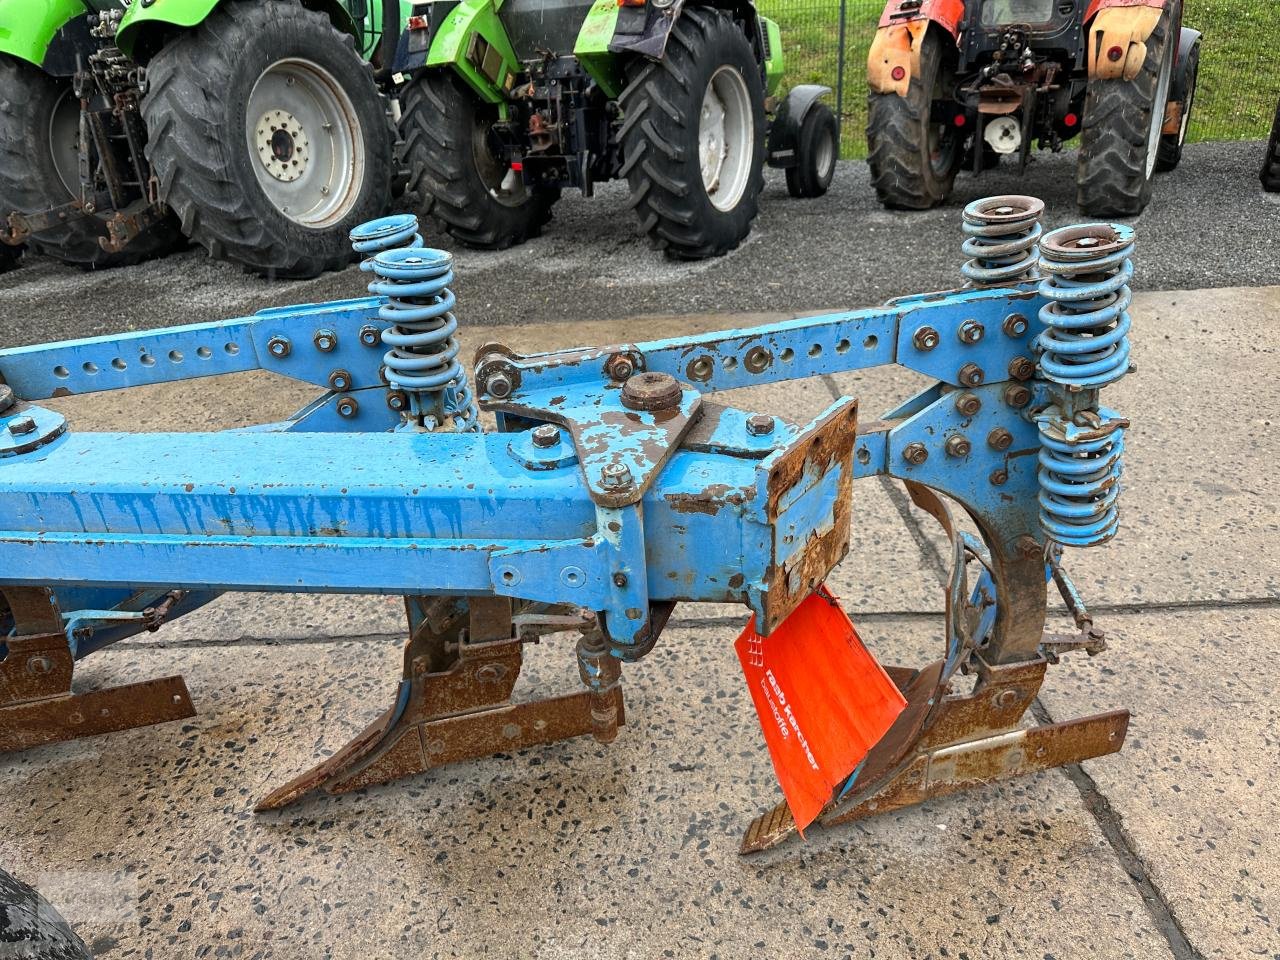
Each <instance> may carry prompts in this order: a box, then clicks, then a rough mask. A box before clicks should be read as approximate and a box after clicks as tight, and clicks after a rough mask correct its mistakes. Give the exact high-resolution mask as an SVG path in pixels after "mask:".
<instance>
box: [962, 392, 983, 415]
mask: <svg viewBox="0 0 1280 960" xmlns="http://www.w3.org/2000/svg"><path fill="white" fill-rule="evenodd" d="M981 409H982V400H981V399H980V398H979V397H978V396H976V395H975V394H972V393H962V394H960V396H958V397H957V398H956V412H957V413H959V414H960V415H961V416H965V417H972V416H973V415H974V414H975V413H977V412H978V411H979V410H981Z"/></svg>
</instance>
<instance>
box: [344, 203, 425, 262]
mask: <svg viewBox="0 0 1280 960" xmlns="http://www.w3.org/2000/svg"><path fill="white" fill-rule="evenodd" d="M347 236H348V239H350V241H351V249H352V250H354V251H355V252H356V253H357V254H359V255H360V256H362V257H364V259H363V260H361V261H360V269H361V270H363V271H364V272H365V273H372V272H373V258H374V257H375V256H376V255H377V254H379V253H381V252H382V251H383V250H392V249H394V248H396V247H421V246H422V245H423V244H422V234H420V233H418V218H417V217H415V216H414V215H413V214H412V213H397V214H394V215H392V216H390V217H380V218H379V219H377V220H370V221H368V222H367V223H362V224H360V226H358V227H356V228H354V229H353V230H352V231H351V233H349V234H348V235H347Z"/></svg>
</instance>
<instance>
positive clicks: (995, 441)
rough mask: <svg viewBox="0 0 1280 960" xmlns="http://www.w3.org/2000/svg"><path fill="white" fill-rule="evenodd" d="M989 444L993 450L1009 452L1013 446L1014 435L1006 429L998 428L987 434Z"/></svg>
mask: <svg viewBox="0 0 1280 960" xmlns="http://www.w3.org/2000/svg"><path fill="white" fill-rule="evenodd" d="M987 443H988V444H989V445H990V447H991V449H992V450H1008V449H1009V447H1010V446H1012V445H1013V434H1012V433H1010V432H1009V431H1008V430H1006V429H1005V428H1004V427H996V428H995V429H994V430H992V431H991V432H990V433H989V434H987Z"/></svg>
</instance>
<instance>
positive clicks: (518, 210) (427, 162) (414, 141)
mask: <svg viewBox="0 0 1280 960" xmlns="http://www.w3.org/2000/svg"><path fill="white" fill-rule="evenodd" d="M497 121H498V110H497V108H496V107H494V106H492V105H490V104H486V103H482V102H481V101H480V99H479V98H478V97H477V96H476V95H475V94H474V93H473V92H472V91H471V89H470V88H469V87H468V86H467V85H466V83H465V82H464V81H463V80H462V79H461V78H460V77H458V76H457V75H456V74H454V73H453V71H452V70H425V71H422V72H421V73H419V74H418V75H417V76H415V77H414V78H413V80H412V81H410V83H409V84H408V86H406V87H404V88H403V89H402V90H401V91H400V138H401V141H402V143H403V146H402V148H401V149H402V151H403V156H404V158H405V162H406V163H407V164H408V167H409V185H408V188H409V189H410V190H412V191H413V192H414V193H416V194H417V195H418V198H419V200H420V201H421V203H422V206H420V207H419V211H418V212H419V213H421V214H428V213H429V214H430V215H431V216H433V217H434V218H435V219H436V220H437V221H439V222H440V224H441V225H442V226H443V227H444V229H445V231H446V232H447V233H448V234H449V235H450V236H451V237H455V238H457V239H458V240H461V241H462V242H463V243H465V244H467V246H470V247H476V248H479V249H481V250H505V249H506V248H507V247H510V246H512V245H513V244H517V243H524V242H525V241H526V240H528V239H530V238H531V237H536V236H538V234H540V233H541V232H542V228H543V226H544V225H545V224H546V222H547V221H548V220H550V219H551V208H552V206H554V204H555V202H556V200H557V199H559V196H560V192H559V190H530V189H528V188H524V187H522V188H521V190H522V192H521V193H520V195H519V196H516V195H515V194H511V195H509V198H508V199H507V200H502V199H499V197H498V196H497V188H498V186H499V185H500V184H501V183H502V181H503V179H504V178H505V177H506V176H507V173H508V172H509V170H510V167H509V166H508V165H507V164H506V163H505V162H504V161H503V160H502V159H500V158H499V157H497V156H496V155H495V154H494V152H493V150H491V149H490V146H491V144H490V142H489V139H488V135H489V131H490V130H491V129H492V127H493V125H494V124H495V123H496V122H497ZM482 167H483V169H482Z"/></svg>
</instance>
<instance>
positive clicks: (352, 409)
mask: <svg viewBox="0 0 1280 960" xmlns="http://www.w3.org/2000/svg"><path fill="white" fill-rule="evenodd" d="M359 412H360V404H359V402H358V401H357V400H356V398H355V397H343V398H342V399H341V400H339V401H338V416H340V417H346V418H348V419H350V418H351V417H354V416H355V415H356V414H357V413H359Z"/></svg>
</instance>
